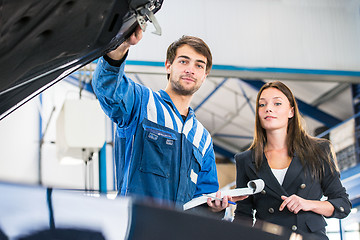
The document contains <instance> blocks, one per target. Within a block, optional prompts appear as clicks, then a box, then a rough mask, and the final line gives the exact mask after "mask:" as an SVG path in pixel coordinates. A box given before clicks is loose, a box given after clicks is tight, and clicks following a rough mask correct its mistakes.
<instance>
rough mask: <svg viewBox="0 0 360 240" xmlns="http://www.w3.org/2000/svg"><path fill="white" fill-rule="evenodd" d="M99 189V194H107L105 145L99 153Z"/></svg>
mask: <svg viewBox="0 0 360 240" xmlns="http://www.w3.org/2000/svg"><path fill="white" fill-rule="evenodd" d="M99 189H100V192H101V193H106V192H107V183H106V143H104V146H103V147H102V148H101V149H100V152H99Z"/></svg>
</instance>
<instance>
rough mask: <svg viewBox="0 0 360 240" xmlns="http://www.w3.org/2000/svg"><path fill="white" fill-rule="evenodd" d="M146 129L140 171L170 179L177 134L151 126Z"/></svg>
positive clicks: (145, 127)
mask: <svg viewBox="0 0 360 240" xmlns="http://www.w3.org/2000/svg"><path fill="white" fill-rule="evenodd" d="M143 127H144V150H143V155H142V159H141V164H140V171H142V172H145V173H153V174H155V175H158V176H162V177H165V178H168V177H169V175H170V166H171V156H172V151H173V149H174V148H175V141H176V136H175V134H173V133H171V132H169V131H165V130H162V129H157V128H154V127H150V126H145V125H143Z"/></svg>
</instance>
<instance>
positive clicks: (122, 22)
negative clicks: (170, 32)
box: [0, 0, 163, 120]
mask: <svg viewBox="0 0 360 240" xmlns="http://www.w3.org/2000/svg"><path fill="white" fill-rule="evenodd" d="M162 2H163V0H101V1H99V0H52V1H48V0H31V1H29V0H4V1H1V2H0V9H1V11H0V66H1V68H0V120H1V119H3V118H4V117H5V116H7V115H8V114H9V113H10V112H12V111H14V110H15V109H16V108H18V107H19V106H21V105H22V104H24V103H25V102H27V101H29V100H30V99H31V98H33V97H34V96H36V95H38V94H39V93H41V92H42V91H44V90H45V89H47V88H48V87H50V86H52V85H53V84H55V83H56V82H58V81H60V80H61V79H63V78H65V77H66V76H68V75H69V74H71V73H72V72H74V71H75V70H77V69H79V68H81V67H82V66H84V65H86V64H88V63H89V62H91V61H93V60H95V59H97V58H99V57H100V56H102V55H104V54H105V53H106V52H108V51H109V50H111V49H114V48H115V47H116V46H118V45H120V44H121V43H122V42H123V41H124V40H125V39H126V38H127V37H128V36H130V34H131V33H132V32H133V31H134V29H135V27H136V26H137V25H138V24H140V26H142V27H143V25H144V24H146V22H147V21H148V20H149V21H151V22H153V23H154V25H155V28H156V29H157V30H158V31H159V30H160V29H158V25H157V22H156V19H155V18H154V13H156V12H157V11H158V10H159V9H160V7H161V5H162Z"/></svg>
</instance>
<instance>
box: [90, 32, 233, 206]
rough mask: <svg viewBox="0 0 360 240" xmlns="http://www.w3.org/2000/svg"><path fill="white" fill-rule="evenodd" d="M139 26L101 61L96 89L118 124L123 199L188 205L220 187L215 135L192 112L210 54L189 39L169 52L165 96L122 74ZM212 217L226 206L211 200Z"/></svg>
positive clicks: (117, 162) (118, 166)
mask: <svg viewBox="0 0 360 240" xmlns="http://www.w3.org/2000/svg"><path fill="white" fill-rule="evenodd" d="M141 38H142V31H141V29H140V28H137V30H136V31H135V32H134V33H133V34H132V35H131V37H130V38H129V39H127V40H126V41H125V42H124V43H123V44H121V45H120V46H119V47H118V48H117V49H116V50H114V51H112V52H109V53H108V54H107V55H105V56H104V57H103V58H101V59H100V60H99V63H98V66H97V69H96V71H95V73H94V77H93V80H92V85H93V89H94V91H95V93H96V95H97V97H98V99H99V101H100V104H101V106H102V108H103V110H104V111H105V113H106V114H107V115H108V116H109V117H110V118H111V119H112V121H114V122H115V124H116V125H117V130H116V144H115V165H116V177H117V187H118V189H119V191H120V194H121V195H130V196H142V197H151V198H154V199H157V200H160V202H164V201H165V202H172V203H175V204H176V205H177V206H182V205H183V204H184V203H186V202H187V201H189V200H191V199H192V198H194V197H197V196H200V195H202V194H204V193H212V192H216V191H217V190H218V188H219V186H218V179H217V172H216V165H215V155H214V150H213V145H212V139H211V136H210V134H209V132H208V131H207V130H206V129H205V128H204V127H203V126H202V125H201V123H200V122H199V121H198V120H197V119H196V117H195V114H194V111H193V110H192V109H191V107H190V102H191V99H192V96H193V94H194V93H195V92H196V91H197V90H198V89H199V88H200V86H201V85H202V83H203V82H204V81H205V79H206V77H207V75H208V74H209V72H210V69H211V66H212V56H211V52H210V49H209V48H208V46H207V45H206V43H204V42H203V41H202V40H201V39H199V38H196V37H190V36H183V37H182V38H180V39H179V40H177V41H175V42H174V43H172V44H171V45H170V46H169V48H168V51H167V59H166V62H165V69H166V72H167V76H168V77H167V78H168V83H167V86H166V88H165V90H160V91H159V92H153V91H152V90H151V89H149V88H147V87H145V86H142V85H140V84H137V83H135V82H133V81H132V80H131V79H129V78H127V77H126V75H125V73H124V67H125V59H126V56H127V52H128V50H129V48H130V46H131V45H135V44H137V43H138V42H139V41H140V39H141ZM208 205H209V206H210V207H212V210H213V211H220V210H222V209H224V208H225V207H227V206H228V198H227V197H225V198H224V199H223V201H222V202H220V201H218V200H216V201H215V202H211V201H208Z"/></svg>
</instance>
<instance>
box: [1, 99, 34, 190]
mask: <svg viewBox="0 0 360 240" xmlns="http://www.w3.org/2000/svg"><path fill="white" fill-rule="evenodd" d="M38 106H39V99H38V98H36V99H34V100H32V101H30V102H28V103H26V104H25V105H23V106H22V107H21V108H20V109H21V110H18V111H15V112H13V113H11V114H10V115H8V116H7V117H6V118H4V119H3V120H1V121H0V153H1V155H0V181H2V180H6V181H11V182H21V183H30V184H35V183H37V182H38V159H39V152H38V151H39V150H38V149H39V113H38Z"/></svg>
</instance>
